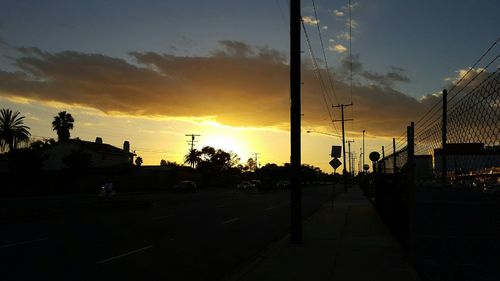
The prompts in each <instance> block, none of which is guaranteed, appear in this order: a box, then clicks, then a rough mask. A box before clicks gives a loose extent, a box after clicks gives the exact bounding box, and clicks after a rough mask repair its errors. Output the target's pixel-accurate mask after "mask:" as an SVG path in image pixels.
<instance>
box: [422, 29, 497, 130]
mask: <svg viewBox="0 0 500 281" xmlns="http://www.w3.org/2000/svg"><path fill="white" fill-rule="evenodd" d="M498 41H500V37H498V38H497V39H496V40H495V42H493V44H491V45H490V47H489V48H488V49H487V50H486V51H485V52H484V53H483V54H482V55H481V56H480V57H479V59H477V60H476V62H475V63H474V64H473V65H472V67H471V68H470V69H469V70H468V71H467V72H466V73H465V75H463V76H462V77H461V78H460V79H459V80H458V82H457V83H455V84H454V85H453V86H452V88H451V89H450V91H449V92H450V93H451V92H452V91H453V90H454V89H455V88H456V87H457V86H458V85H459V84H460V83H461V82H462V81H463V80H464V79H465V77H466V76H467V75H468V74H469V72H471V71H472V69H474V68H475V67H476V66H477V65H478V64H479V63H480V62H481V60H482V59H483V58H484V57H485V56H486V55H487V54H488V53H489V52H490V51H491V50H492V49H493V47H495V45H496V44H497V43H498ZM442 100H443V98H442V97H441V98H440V99H439V100H438V101H437V102H436V103H435V104H434V105H433V106H432V107H431V108H430V109H429V110H428V111H427V112H426V113H425V114H424V115H423V116H422V117H421V118H420V119H419V120H418V121H417V122H415V125H418V124H419V123H420V122H422V120H423V119H425V118H426V117H427V116H428V114H430V112H431V111H433V110H434V109H436V108H437V106H438V105H439V104H440V103H441V101H442ZM431 118H432V117H431Z"/></svg>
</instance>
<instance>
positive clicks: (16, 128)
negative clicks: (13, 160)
mask: <svg viewBox="0 0 500 281" xmlns="http://www.w3.org/2000/svg"><path fill="white" fill-rule="evenodd" d="M20 114H21V113H20V112H19V111H16V112H12V110H10V109H2V110H0V151H5V149H6V148H9V150H10V151H12V150H14V149H16V148H19V147H20V146H21V145H22V144H26V143H28V141H29V136H30V132H29V131H28V130H29V127H28V126H26V125H24V116H20Z"/></svg>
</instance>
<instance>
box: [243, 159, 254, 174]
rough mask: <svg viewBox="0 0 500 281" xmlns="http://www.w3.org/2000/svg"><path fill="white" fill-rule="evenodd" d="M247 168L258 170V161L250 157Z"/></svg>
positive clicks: (248, 169)
mask: <svg viewBox="0 0 500 281" xmlns="http://www.w3.org/2000/svg"><path fill="white" fill-rule="evenodd" d="M245 170H247V171H252V172H254V171H255V170H257V163H256V162H255V160H253V158H248V160H247V164H246V166H245Z"/></svg>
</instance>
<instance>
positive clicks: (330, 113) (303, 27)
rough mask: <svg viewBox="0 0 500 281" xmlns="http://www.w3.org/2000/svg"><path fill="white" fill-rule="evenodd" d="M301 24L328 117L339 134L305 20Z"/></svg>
mask: <svg viewBox="0 0 500 281" xmlns="http://www.w3.org/2000/svg"><path fill="white" fill-rule="evenodd" d="M301 23H302V29H303V30H304V35H305V38H306V42H307V46H308V50H309V54H310V55H311V61H312V64H313V67H314V73H315V75H316V78H317V79H318V81H319V85H320V89H321V93H322V96H323V101H324V103H325V108H326V110H327V112H328V116H329V117H330V124H331V125H332V126H333V128H334V130H335V132H337V133H338V130H337V127H336V126H335V123H334V122H333V120H334V118H333V114H332V112H331V111H330V107H329V104H332V102H331V101H327V100H328V99H329V96H328V95H327V94H326V92H327V91H326V86H325V83H324V81H323V78H322V77H321V74H320V72H319V67H318V63H317V61H316V57H315V56H314V51H313V49H312V46H311V41H310V39H309V34H308V33H307V30H306V27H305V24H304V21H303V20H301ZM329 102H330V103H329Z"/></svg>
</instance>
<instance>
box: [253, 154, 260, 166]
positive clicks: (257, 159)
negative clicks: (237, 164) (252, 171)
mask: <svg viewBox="0 0 500 281" xmlns="http://www.w3.org/2000/svg"><path fill="white" fill-rule="evenodd" d="M259 155H260V153H257V152H255V153H254V154H253V156H254V158H255V166H256V167H257V168H259Z"/></svg>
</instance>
